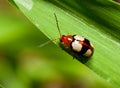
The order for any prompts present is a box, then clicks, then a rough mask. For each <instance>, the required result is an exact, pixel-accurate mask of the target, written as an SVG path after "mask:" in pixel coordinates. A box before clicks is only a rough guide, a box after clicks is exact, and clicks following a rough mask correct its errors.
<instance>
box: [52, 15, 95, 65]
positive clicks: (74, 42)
mask: <svg viewBox="0 0 120 88" xmlns="http://www.w3.org/2000/svg"><path fill="white" fill-rule="evenodd" d="M54 16H55V20H56V24H57V28H58V31H59V34H60V38H59V40H60V47H61V48H62V49H63V50H65V51H66V52H68V53H69V54H70V55H72V56H73V57H75V58H76V59H78V60H79V61H81V62H82V63H85V62H87V61H88V60H89V57H91V56H92V54H93V52H94V48H93V45H92V44H91V43H90V41H89V40H88V39H86V38H84V37H82V36H79V35H62V34H61V32H60V28H59V25H58V20H57V16H56V14H55V13H54Z"/></svg>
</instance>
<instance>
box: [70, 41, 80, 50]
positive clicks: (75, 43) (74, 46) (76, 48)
mask: <svg viewBox="0 0 120 88" xmlns="http://www.w3.org/2000/svg"><path fill="white" fill-rule="evenodd" d="M72 48H73V50H74V51H76V52H80V51H81V49H82V45H81V44H80V43H79V41H76V40H75V41H74V42H72Z"/></svg>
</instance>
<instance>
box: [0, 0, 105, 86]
mask: <svg viewBox="0 0 120 88" xmlns="http://www.w3.org/2000/svg"><path fill="white" fill-rule="evenodd" d="M56 30H57V29H56ZM46 41H49V39H48V38H47V37H45V36H44V35H43V34H42V33H41V32H40V31H39V30H38V29H37V28H36V27H35V26H34V25H33V24H32V23H30V22H29V20H28V19H27V18H26V17H25V16H24V15H23V14H22V13H21V12H20V11H19V10H18V9H17V8H14V6H13V7H12V5H10V4H9V3H8V2H7V1H5V0H0V84H1V85H2V86H3V88H98V86H99V88H103V87H102V85H101V83H102V82H101V81H99V79H98V81H96V80H97V78H96V75H95V74H94V73H93V72H90V71H89V70H88V68H86V67H85V66H84V65H82V64H81V63H80V62H78V61H77V60H73V58H72V57H71V56H69V55H68V54H66V53H65V52H63V51H62V50H61V49H60V48H58V47H57V46H56V45H55V44H53V43H52V42H51V43H49V44H47V45H45V46H43V47H38V46H39V45H40V44H43V43H44V42H46ZM100 86H101V87H100ZM105 88H107V87H105Z"/></svg>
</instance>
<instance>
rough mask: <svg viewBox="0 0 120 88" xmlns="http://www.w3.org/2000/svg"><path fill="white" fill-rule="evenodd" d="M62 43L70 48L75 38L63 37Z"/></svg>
mask: <svg viewBox="0 0 120 88" xmlns="http://www.w3.org/2000/svg"><path fill="white" fill-rule="evenodd" d="M60 41H61V43H63V44H64V45H65V46H66V47H69V46H70V44H71V42H72V41H73V36H71V35H62V36H61V38H60Z"/></svg>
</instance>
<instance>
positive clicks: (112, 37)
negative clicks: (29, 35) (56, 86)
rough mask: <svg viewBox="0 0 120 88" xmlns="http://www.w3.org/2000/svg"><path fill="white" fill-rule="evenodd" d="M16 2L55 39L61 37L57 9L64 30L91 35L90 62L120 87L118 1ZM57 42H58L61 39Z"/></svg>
mask: <svg viewBox="0 0 120 88" xmlns="http://www.w3.org/2000/svg"><path fill="white" fill-rule="evenodd" d="M14 2H15V3H16V5H17V6H18V7H19V9H20V10H21V11H22V12H23V13H24V14H25V15H26V17H28V19H29V20H30V21H31V22H32V23H33V24H34V25H36V26H37V27H38V29H40V31H42V32H43V33H44V34H45V35H46V36H47V37H48V38H50V39H51V40H53V39H56V38H59V32H58V30H57V27H56V23H55V18H54V15H53V14H54V13H56V15H57V18H58V21H59V26H60V30H61V32H62V34H72V35H74V34H78V35H82V36H85V37H86V38H88V39H89V40H90V41H91V42H92V43H93V45H94V49H95V51H94V54H93V56H92V57H91V59H90V60H89V61H88V63H86V66H88V67H89V68H90V69H91V70H93V71H95V72H96V73H97V74H98V75H100V76H101V77H102V78H104V79H105V80H106V81H107V82H109V83H111V84H112V85H113V87H115V88H119V86H120V77H119V74H120V70H119V67H120V64H119V61H120V59H119V58H120V34H119V33H120V25H119V24H120V5H119V4H118V3H116V2H114V1H110V0H81V1H80V0H54V1H53V0H29V1H27V0H14ZM54 42H55V43H56V45H58V43H59V40H57V41H54ZM76 59H77V58H76ZM101 88H103V87H101ZM108 88H109V87H108Z"/></svg>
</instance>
